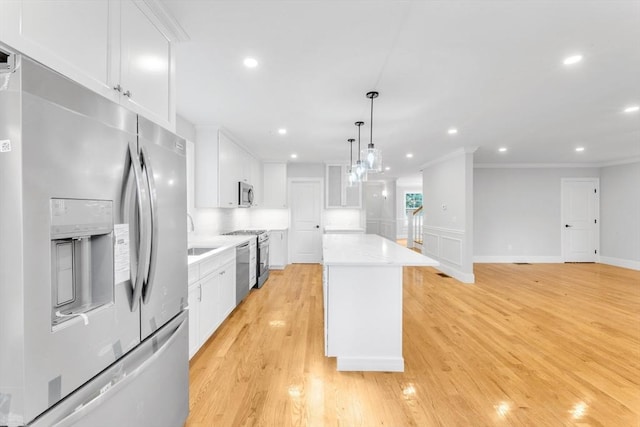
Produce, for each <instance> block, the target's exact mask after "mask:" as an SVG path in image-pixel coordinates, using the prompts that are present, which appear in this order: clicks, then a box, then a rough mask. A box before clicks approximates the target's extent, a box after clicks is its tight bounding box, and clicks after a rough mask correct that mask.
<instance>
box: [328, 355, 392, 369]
mask: <svg viewBox="0 0 640 427" xmlns="http://www.w3.org/2000/svg"><path fill="white" fill-rule="evenodd" d="M336 367H337V370H338V371H378V372H404V358H402V357H336Z"/></svg>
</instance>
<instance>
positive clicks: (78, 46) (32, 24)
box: [0, 0, 175, 130]
mask: <svg viewBox="0 0 640 427" xmlns="http://www.w3.org/2000/svg"><path fill="white" fill-rule="evenodd" d="M151 4H155V3H154V2H151ZM146 5H147V2H138V1H133V0H91V1H87V0H65V1H55V0H43V1H32V0H11V1H7V0H0V11H1V12H2V13H0V41H2V42H3V43H5V44H7V45H8V46H10V47H11V48H13V49H15V50H17V51H19V52H21V53H23V54H25V55H27V56H30V57H32V58H34V59H35V60H37V61H39V62H41V63H43V64H44V65H46V66H48V67H50V68H52V69H54V70H56V71H58V72H59V73H61V74H63V75H65V76H67V77H69V78H70V79H72V80H74V81H76V82H78V83H80V84H82V85H84V86H86V87H88V88H89V89H91V90H93V91H95V92H98V93H100V94H101V95H103V96H106V97H107V98H110V99H112V100H113V101H115V102H119V103H121V104H122V105H124V106H126V107H128V108H130V109H132V110H133V111H135V112H137V113H139V114H141V115H143V116H145V117H146V118H148V119H150V120H153V121H155V122H156V123H158V124H160V125H162V126H164V127H166V128H168V129H171V130H174V129H175V103H174V98H175V96H174V85H173V80H174V69H175V67H174V59H173V53H172V43H171V41H170V38H169V37H168V36H167V34H166V31H165V32H163V31H161V30H160V29H159V28H158V26H157V25H156V23H157V22H158V18H157V17H156V16H155V15H153V12H152V11H151V9H150V8H149V7H148V6H146ZM143 9H144V12H143Z"/></svg>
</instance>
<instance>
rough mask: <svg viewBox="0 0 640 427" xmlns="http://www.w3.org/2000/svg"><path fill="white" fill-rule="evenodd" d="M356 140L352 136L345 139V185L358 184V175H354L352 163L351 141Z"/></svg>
mask: <svg viewBox="0 0 640 427" xmlns="http://www.w3.org/2000/svg"><path fill="white" fill-rule="evenodd" d="M355 141H356V140H355V139H353V138H350V139H347V142H349V166H348V167H347V186H348V187H355V186H356V185H358V183H359V182H360V181H358V175H356V171H355V170H354V165H353V143H354V142H355Z"/></svg>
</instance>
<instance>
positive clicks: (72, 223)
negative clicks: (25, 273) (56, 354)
mask: <svg viewBox="0 0 640 427" xmlns="http://www.w3.org/2000/svg"><path fill="white" fill-rule="evenodd" d="M113 274H114V273H113V203H112V202H111V201H109V200H84V199H51V326H52V329H55V327H56V326H59V325H61V324H62V323H64V322H66V321H68V320H70V319H73V318H76V317H80V318H82V319H83V320H84V322H85V324H86V323H88V321H89V318H88V316H87V313H88V312H90V311H91V310H95V309H97V308H99V307H102V306H104V305H107V304H111V303H113V299H114V281H113Z"/></svg>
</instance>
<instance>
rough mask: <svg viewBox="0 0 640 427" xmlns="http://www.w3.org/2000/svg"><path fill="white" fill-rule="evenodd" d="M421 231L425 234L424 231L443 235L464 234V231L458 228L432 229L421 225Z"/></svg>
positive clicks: (430, 226)
mask: <svg viewBox="0 0 640 427" xmlns="http://www.w3.org/2000/svg"><path fill="white" fill-rule="evenodd" d="M422 231H423V232H426V231H441V232H444V233H451V234H459V235H463V234H465V231H464V230H462V229H459V228H447V227H434V226H432V225H423V226H422Z"/></svg>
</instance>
